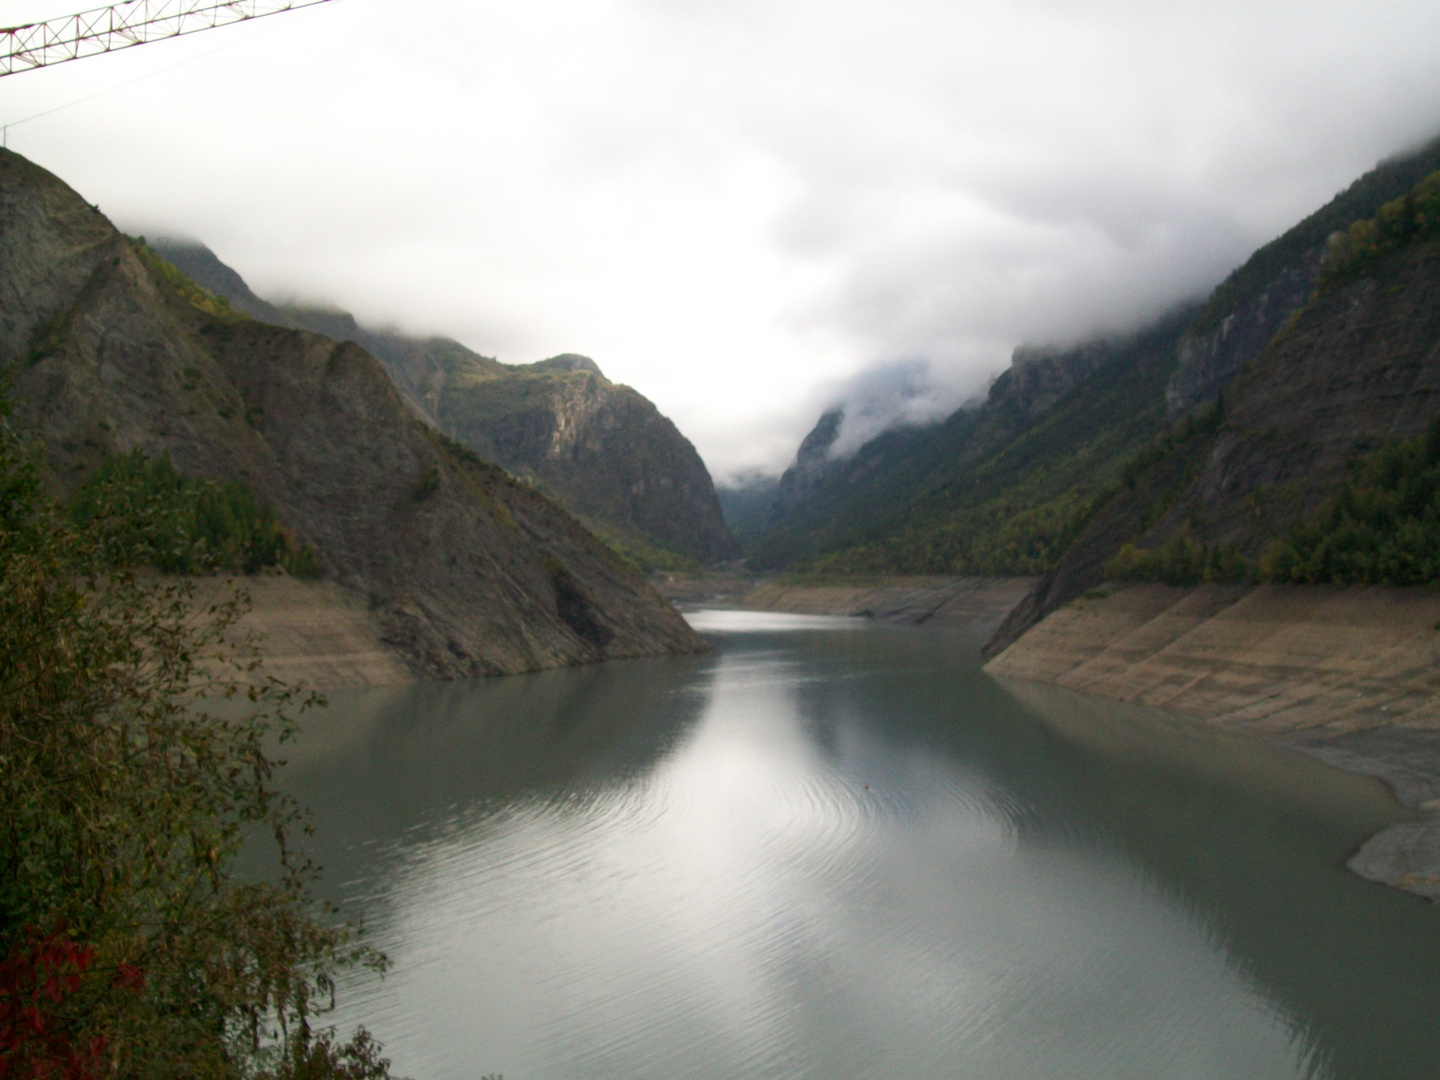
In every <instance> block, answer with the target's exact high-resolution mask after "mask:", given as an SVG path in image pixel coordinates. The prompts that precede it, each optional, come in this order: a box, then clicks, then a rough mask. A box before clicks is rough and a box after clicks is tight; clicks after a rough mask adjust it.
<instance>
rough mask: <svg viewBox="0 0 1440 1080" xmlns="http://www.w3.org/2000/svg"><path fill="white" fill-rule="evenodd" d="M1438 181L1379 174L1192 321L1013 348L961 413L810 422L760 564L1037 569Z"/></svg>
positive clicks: (1320, 214) (1303, 227)
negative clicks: (877, 425)
mask: <svg viewBox="0 0 1440 1080" xmlns="http://www.w3.org/2000/svg"><path fill="white" fill-rule="evenodd" d="M1437 168H1440V141H1437V142H1434V143H1431V144H1430V145H1428V146H1427V147H1425V148H1423V149H1421V150H1419V151H1417V152H1415V153H1412V154H1409V155H1406V156H1403V157H1400V158H1397V159H1394V160H1392V161H1388V162H1385V163H1383V164H1381V165H1380V166H1378V167H1377V168H1376V169H1374V170H1372V171H1371V172H1369V173H1367V174H1366V175H1365V176H1363V177H1361V178H1360V179H1359V180H1357V181H1356V182H1355V183H1354V184H1352V185H1351V186H1350V187H1348V188H1347V189H1346V190H1345V191H1343V192H1341V193H1340V194H1339V195H1337V196H1336V197H1335V198H1334V199H1333V200H1331V201H1330V202H1329V203H1327V204H1326V205H1325V206H1324V207H1322V208H1321V209H1320V210H1318V211H1316V212H1315V213H1314V214H1312V215H1310V216H1309V217H1307V218H1306V219H1305V220H1304V221H1302V222H1301V223H1299V224H1298V225H1296V226H1295V227H1294V228H1293V229H1290V230H1288V231H1287V232H1286V233H1285V234H1284V235H1282V236H1281V237H1279V238H1277V239H1276V240H1275V241H1273V242H1271V243H1270V244H1267V245H1266V246H1265V247H1263V248H1261V249H1260V250H1259V251H1257V252H1256V253H1255V254H1254V255H1253V256H1252V257H1251V258H1250V259H1249V260H1247V261H1246V262H1245V264H1244V265H1243V266H1241V267H1239V268H1238V269H1237V270H1236V271H1235V272H1234V273H1233V274H1231V275H1230V277H1229V278H1227V279H1226V280H1225V281H1224V282H1222V283H1221V285H1220V286H1219V287H1217V288H1216V289H1215V291H1214V293H1213V294H1212V295H1211V296H1210V298H1209V299H1208V300H1207V301H1206V302H1205V304H1204V305H1203V306H1198V307H1192V308H1189V309H1186V310H1182V311H1180V312H1178V313H1175V314H1171V315H1169V316H1166V317H1165V318H1163V319H1161V320H1159V321H1157V322H1156V323H1154V324H1152V325H1151V326H1149V327H1147V328H1144V329H1142V330H1141V331H1139V332H1137V333H1136V334H1133V335H1129V336H1126V337H1122V338H1112V339H1109V340H1101V341H1094V342H1089V343H1086V344H1082V345H1080V346H1077V347H1075V348H1070V349H1063V350H1056V349H1045V350H1037V349H1028V348H1021V349H1017V350H1016V352H1015V355H1014V358H1013V361H1012V364H1011V366H1010V368H1009V369H1008V370H1007V371H1006V372H1004V373H1003V374H1002V375H1001V376H1000V378H999V379H997V380H996V382H995V383H994V385H993V386H992V387H991V390H990V393H989V396H988V398H987V400H986V401H985V402H984V403H982V404H981V405H980V406H979V407H978V408H975V407H968V408H963V409H961V410H960V411H958V412H956V413H955V414H954V415H952V416H951V417H949V418H947V419H946V420H945V421H944V422H943V423H940V424H937V425H933V426H931V427H929V428H923V429H908V430H894V431H890V432H886V433H884V434H882V435H881V436H879V437H878V438H876V439H874V440H872V442H870V443H868V444H866V445H865V446H863V447H861V448H860V450H859V451H858V452H856V453H855V454H854V455H852V456H850V457H847V458H843V459H841V458H835V457H832V456H829V455H828V454H826V453H823V452H819V451H823V449H824V448H823V447H822V446H821V445H820V444H821V443H824V441H825V440H824V438H823V436H824V435H825V433H826V432H827V431H832V430H835V429H836V428H838V419H839V418H838V417H837V415H836V414H834V413H833V412H832V413H827V415H826V416H825V417H823V418H822V419H821V421H820V423H819V424H818V425H817V426H816V428H815V430H814V431H813V432H812V433H811V435H810V436H809V437H808V438H807V440H806V444H805V446H806V451H807V452H806V454H805V455H803V457H804V460H801V458H800V457H797V461H796V464H795V466H794V467H792V469H791V471H790V473H788V474H787V478H786V479H783V480H782V482H781V490H782V492H786V497H784V498H782V499H780V500H777V502H776V504H775V510H774V512H773V513H772V516H771V519H770V522H769V524H768V527H767V528H765V529H762V530H758V535H755V536H754V537H753V539H751V540H750V544H751V546H752V547H753V549H754V553H755V561H756V562H757V563H758V564H759V565H762V566H767V567H781V566H796V565H798V566H799V567H801V568H804V569H808V570H812V571H817V572H821V573H837V574H845V573H857V572H858V573H876V572H892V573H1020V574H1028V573H1037V572H1043V571H1045V570H1047V569H1051V568H1054V567H1055V566H1056V564H1057V562H1058V560H1059V557H1060V555H1061V553H1062V552H1064V551H1065V550H1067V548H1068V546H1069V545H1070V543H1071V542H1072V541H1073V540H1074V539H1075V537H1076V535H1077V532H1078V529H1079V526H1080V525H1082V524H1083V523H1084V520H1085V519H1086V517H1087V516H1088V514H1089V513H1090V511H1091V509H1092V508H1093V507H1094V506H1095V505H1096V503H1097V501H1106V500H1109V499H1110V498H1111V497H1112V493H1113V491H1114V489H1115V488H1116V486H1117V484H1119V483H1120V481H1121V479H1122V476H1123V475H1124V473H1125V468H1126V466H1127V463H1128V462H1130V461H1131V460H1132V459H1134V458H1135V457H1136V455H1138V454H1140V453H1142V452H1143V451H1144V450H1145V449H1146V447H1147V446H1149V445H1150V443H1151V440H1153V439H1154V438H1156V437H1158V436H1160V435H1162V434H1163V433H1164V432H1165V431H1166V430H1167V429H1168V428H1169V427H1170V425H1171V424H1173V423H1175V422H1176V421H1177V420H1179V419H1181V418H1183V417H1185V416H1189V415H1191V414H1193V413H1195V412H1196V410H1197V409H1198V408H1199V407H1201V406H1203V405H1205V404H1206V403H1208V402H1212V401H1214V400H1215V399H1216V398H1217V397H1218V395H1219V394H1220V392H1221V390H1222V389H1223V388H1224V387H1225V386H1226V385H1227V384H1228V383H1229V382H1230V380H1231V379H1233V378H1235V376H1236V375H1237V373H1238V372H1240V371H1241V370H1242V369H1243V368H1244V366H1245V365H1246V364H1247V363H1250V362H1251V361H1253V360H1254V359H1255V357H1257V356H1258V355H1259V354H1260V352H1261V350H1262V349H1264V347H1265V346H1266V344H1267V343H1268V342H1269V341H1270V340H1271V338H1272V337H1274V335H1275V334H1276V333H1277V331H1279V330H1280V329H1281V328H1282V327H1284V326H1285V325H1286V324H1287V323H1288V322H1289V321H1290V320H1291V319H1292V318H1293V317H1294V316H1295V314H1296V312H1297V311H1299V310H1300V309H1301V308H1302V307H1303V306H1304V305H1305V303H1306V302H1307V301H1308V300H1309V297H1310V295H1311V293H1312V291H1313V290H1314V288H1315V286H1316V284H1317V282H1318V279H1319V273H1320V267H1321V263H1322V260H1323V257H1324V254H1325V252H1326V250H1327V246H1328V244H1329V242H1330V238H1331V236H1332V235H1334V234H1335V233H1336V232H1337V231H1339V230H1343V229H1345V228H1346V227H1347V226H1348V225H1349V224H1350V223H1351V222H1353V221H1355V220H1357V219H1361V218H1366V217H1368V216H1370V215H1373V214H1374V213H1376V211H1377V210H1378V209H1379V208H1380V207H1381V206H1382V205H1383V204H1385V203H1386V202H1388V201H1390V200H1393V199H1395V198H1397V197H1399V196H1402V195H1403V194H1404V193H1405V192H1406V191H1408V190H1410V189H1411V188H1412V187H1413V186H1414V185H1415V184H1416V183H1417V182H1418V181H1419V180H1421V179H1422V178H1423V177H1425V176H1426V175H1428V174H1429V173H1431V172H1433V171H1434V170H1436V169H1437Z"/></svg>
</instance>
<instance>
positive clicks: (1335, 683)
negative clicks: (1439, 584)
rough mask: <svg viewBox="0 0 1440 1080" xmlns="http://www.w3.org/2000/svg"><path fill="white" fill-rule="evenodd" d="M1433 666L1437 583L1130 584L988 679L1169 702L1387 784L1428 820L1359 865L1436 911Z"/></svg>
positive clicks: (1013, 653) (1437, 681)
mask: <svg viewBox="0 0 1440 1080" xmlns="http://www.w3.org/2000/svg"><path fill="white" fill-rule="evenodd" d="M1437 660H1440V592H1437V591H1435V590H1433V589H1428V588H1412V589H1381V588H1360V587H1355V588H1349V589H1341V588H1334V587H1330V586H1278V585H1262V586H1258V587H1256V586H1219V585H1204V586H1200V587H1198V588H1194V589H1184V588H1173V587H1169V586H1165V585H1126V586H1119V587H1113V588H1107V589H1101V590H1097V591H1096V592H1095V593H1093V594H1091V595H1090V596H1088V597H1085V598H1082V599H1080V600H1076V601H1074V602H1073V603H1071V604H1069V605H1067V606H1066V607H1064V608H1061V609H1060V610H1059V611H1056V612H1053V613H1051V614H1050V615H1049V616H1048V617H1047V618H1046V619H1045V620H1044V621H1043V622H1041V623H1040V624H1039V625H1038V626H1036V627H1034V628H1033V629H1032V630H1031V631H1030V632H1029V633H1027V634H1026V635H1025V636H1024V637H1022V638H1021V639H1020V640H1019V641H1017V642H1015V643H1014V644H1013V645H1011V646H1010V647H1009V648H1008V649H1006V650H1005V651H1004V652H1002V653H1001V654H1000V655H999V656H997V657H995V658H994V659H993V660H991V661H990V663H989V664H987V665H986V667H985V670H986V671H988V672H990V673H991V674H992V675H995V676H997V677H1000V678H1003V679H1018V680H1025V681H1035V682H1043V683H1049V684H1052V685H1056V686H1062V687H1066V688H1069V689H1073V690H1080V691H1083V692H1085V693H1090V694H1098V695H1101V696H1104V697H1110V698H1114V699H1117V700H1122V701H1134V702H1137V703H1139V704H1142V705H1149V706H1153V707H1157V708H1162V709H1165V710H1167V711H1171V712H1175V713H1179V714H1182V715H1185V716H1189V717H1192V718H1195V719H1199V720H1202V721H1204V722H1206V723H1208V724H1213V725H1215V726H1217V727H1221V728H1225V729H1229V730H1234V731H1244V732H1248V733H1251V734H1255V735H1259V736H1261V737H1262V738H1266V739H1268V740H1270V741H1272V742H1275V743H1278V744H1280V745H1283V746H1288V747H1291V748H1293V749H1296V750H1300V751H1302V752H1303V753H1306V754H1310V755H1312V756H1314V757H1317V758H1319V759H1321V760H1322V761H1325V762H1327V763H1328V764H1331V765H1333V766H1335V767H1337V768H1341V769H1345V770H1346V771H1349V772H1355V773H1360V774H1362V775H1365V776H1372V777H1375V778H1377V779H1379V780H1382V781H1384V782H1385V783H1386V784H1387V785H1389V787H1390V789H1391V790H1392V791H1393V792H1394V793H1395V796H1396V798H1397V799H1398V800H1399V801H1400V802H1401V803H1402V804H1403V805H1405V806H1407V807H1409V808H1411V809H1413V810H1416V811H1417V812H1418V813H1417V820H1415V821H1412V822H1406V823H1403V824H1400V825H1396V826H1394V827H1392V828H1390V829H1387V830H1385V831H1384V832H1382V833H1380V834H1379V835H1377V836H1375V837H1372V838H1371V839H1370V840H1369V841H1367V842H1366V843H1365V844H1364V845H1363V846H1362V847H1361V848H1360V850H1359V851H1358V852H1357V853H1356V854H1355V856H1354V857H1353V858H1352V859H1351V860H1350V862H1349V866H1350V868H1351V869H1352V870H1354V871H1355V872H1356V873H1358V874H1360V875H1361V876H1362V877H1365V878H1368V879H1370V880H1372V881H1381V882H1384V883H1385V884H1388V885H1394V886H1396V887H1398V888H1402V889H1407V890H1409V891H1411V892H1415V893H1418V894H1420V895H1421V896H1425V897H1427V898H1429V899H1431V900H1434V901H1436V902H1440V664H1437ZM1421 815H1424V816H1423V817H1422V816H1421Z"/></svg>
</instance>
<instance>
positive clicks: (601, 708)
mask: <svg viewBox="0 0 1440 1080" xmlns="http://www.w3.org/2000/svg"><path fill="white" fill-rule="evenodd" d="M710 666H711V663H710V662H709V661H706V660H692V659H678V660H672V659H658V660H650V659H644V660H636V661H633V662H626V663H624V664H601V665H595V666H591V667H586V668H579V669H576V670H574V671H567V672H565V673H563V675H562V677H560V678H553V677H552V676H553V675H556V674H560V673H557V672H540V673H537V674H533V675H519V676H514V677H511V678H507V679H486V680H484V681H481V682H455V683H413V684H411V685H408V686H404V687H399V688H396V689H393V690H384V691H364V692H349V693H344V692H342V693H335V694H331V695H330V706H329V707H328V708H327V709H325V710H323V711H319V712H313V713H310V714H308V715H307V716H306V717H305V719H304V723H303V725H302V726H303V729H304V733H303V734H302V736H301V737H300V738H299V739H298V740H297V742H296V743H295V744H293V745H291V746H287V747H286V752H285V755H284V756H285V757H286V759H287V760H288V762H289V765H288V767H287V768H286V770H285V777H286V783H287V784H288V785H289V786H290V788H291V789H292V790H294V791H297V792H301V793H303V794H302V798H303V799H304V801H305V803H306V805H307V806H308V807H309V808H310V809H311V810H312V811H313V812H314V815H315V818H316V821H317V824H318V825H319V827H320V828H321V829H322V830H323V833H324V838H325V847H326V856H325V862H326V864H327V866H326V874H325V878H326V881H327V882H329V883H331V887H332V888H333V886H334V885H336V884H338V883H342V882H344V881H346V880H348V879H349V878H350V877H352V875H353V871H354V869H355V866H354V863H355V862H357V861H359V860H362V859H363V860H371V859H374V858H376V857H382V858H383V857H386V854H385V853H386V852H387V851H390V850H391V849H394V850H396V851H398V850H399V849H403V848H404V847H406V846H409V845H412V844H414V843H417V842H420V841H422V840H425V839H428V838H429V837H431V836H433V835H434V833H435V831H437V830H443V829H444V828H445V827H446V825H447V824H448V823H450V822H451V821H453V820H454V819H455V818H457V817H460V816H463V815H466V814H468V813H470V812H472V811H476V810H483V809H485V808H489V807H494V806H499V805H502V804H505V803H508V802H512V801H514V800H517V799H521V798H528V799H541V800H546V799H550V798H561V799H563V798H564V797H566V796H567V795H568V794H570V793H572V792H575V791H583V790H585V789H589V788H595V787H599V786H603V785H605V784H611V783H618V782H621V781H623V780H624V779H626V778H628V777H634V776H638V775H640V774H643V773H644V772H646V771H647V770H649V769H650V768H652V767H653V766H654V765H655V763H656V762H658V761H659V760H661V759H662V758H663V757H664V756H665V755H666V754H667V753H668V752H669V751H670V749H671V747H673V746H674V745H675V743H676V741H677V740H679V739H680V738H681V737H683V735H684V733H685V732H686V731H687V730H688V729H689V726H690V725H691V724H692V723H693V722H694V721H695V719H696V718H697V716H698V715H699V712H700V709H701V708H702V707H703V705H704V701H705V692H706V684H705V678H704V675H703V674H702V673H703V672H704V671H705V670H707V669H708V668H709V667H710ZM357 792H361V793H363V794H362V795H360V796H359V797H357ZM361 845H363V850H362V847H361Z"/></svg>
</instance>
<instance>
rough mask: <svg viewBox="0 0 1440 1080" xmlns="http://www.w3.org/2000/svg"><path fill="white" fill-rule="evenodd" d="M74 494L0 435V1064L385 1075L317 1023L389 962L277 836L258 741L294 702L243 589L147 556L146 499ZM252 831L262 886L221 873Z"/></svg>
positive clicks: (126, 491)
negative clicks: (214, 591)
mask: <svg viewBox="0 0 1440 1080" xmlns="http://www.w3.org/2000/svg"><path fill="white" fill-rule="evenodd" d="M0 419H3V418H0ZM130 479H133V476H130ZM86 498H87V501H86V503H85V509H84V512H82V513H75V514H69V513H67V512H66V511H65V510H64V509H62V508H61V507H60V506H59V505H57V504H56V503H55V502H54V500H53V499H51V498H50V497H49V496H48V495H47V494H46V492H45V489H44V486H43V485H42V483H41V480H40V475H39V467H38V465H37V463H36V461H35V459H34V458H33V457H31V456H28V455H26V454H24V453H22V452H20V451H19V450H18V449H17V447H16V445H15V442H14V440H13V439H12V438H10V437H9V436H8V434H6V433H5V432H4V431H3V430H0V1075H3V1076H5V1077H6V1078H7V1080H8V1078H10V1077H15V1078H26V1080H30V1078H34V1080H39V1078H41V1077H55V1078H60V1077H64V1078H67V1080H80V1078H85V1077H137V1078H138V1077H146V1078H151V1077H153V1078H162V1077H176V1078H179V1077H255V1078H269V1077H274V1078H280V1077H290V1078H298V1077H352V1078H357V1080H358V1078H379V1077H383V1076H385V1075H387V1071H388V1063H386V1062H385V1061H384V1059H383V1058H381V1057H380V1056H379V1052H378V1048H377V1047H376V1045H375V1044H374V1042H373V1041H372V1040H371V1039H370V1038H369V1037H368V1036H367V1035H365V1034H364V1033H363V1032H362V1033H361V1034H360V1035H358V1036H357V1037H356V1038H355V1039H353V1040H351V1041H350V1042H348V1043H340V1042H338V1041H337V1040H336V1038H335V1036H334V1034H333V1033H327V1032H324V1031H320V1030H317V1029H316V1027H315V1021H316V1018H317V1016H319V1015H320V1014H321V1013H323V1011H324V1010H325V1008H327V1007H328V1005H329V1003H330V1001H331V996H332V990H333V986H334V975H335V972H336V970H337V969H338V968H339V967H340V966H343V965H346V964H354V963H359V964H369V965H372V966H377V967H378V966H380V965H381V964H382V963H383V959H382V958H381V957H379V956H377V955H375V954H373V953H370V952H367V951H366V950H364V949H362V948H360V947H359V946H358V945H357V943H356V942H355V941H354V939H353V937H352V935H351V934H350V932H349V931H348V930H347V929H345V928H343V927H341V926H338V925H336V924H335V923H334V920H333V918H332V917H331V916H329V915H327V914H326V913H324V912H323V911H317V910H316V909H315V907H314V905H313V904H312V902H311V900H310V898H309V896H308V894H307V891H306V890H307V886H308V883H309V881H310V880H311V878H312V876H313V872H314V869H313V867H311V866H310V865H309V864H308V863H307V862H306V861H305V860H304V859H303V858H300V857H297V856H296V854H295V852H294V850H293V848H292V847H291V845H290V838H291V836H292V835H293V834H294V832H295V830H296V829H303V828H304V821H303V819H302V818H301V817H300V816H299V814H298V813H297V811H296V808H295V807H294V805H293V804H292V803H291V802H289V801H288V800H287V799H286V798H284V797H283V796H282V795H280V794H279V793H278V792H277V790H276V788H275V786H274V784H273V782H272V775H273V771H274V769H275V767H276V764H277V763H276V761H275V760H274V759H272V757H270V756H269V752H268V751H267V749H266V747H267V746H268V745H270V742H269V741H268V740H270V739H272V738H273V737H274V736H275V735H276V734H277V733H278V734H279V735H280V736H281V737H283V736H284V735H285V734H286V733H287V732H288V731H289V730H290V728H291V725H292V722H293V721H292V717H293V716H294V715H295V713H296V712H297V711H298V710H299V709H302V708H303V707H304V706H305V705H306V704H308V702H307V701H306V700H304V699H303V698H302V697H301V696H299V695H297V694H296V692H295V691H294V690H293V689H291V688H289V687H287V686H284V685H283V684H281V683H279V682H276V681H274V680H273V679H272V680H266V681H263V682H259V683H257V682H256V681H255V678H256V668H255V665H256V664H257V663H258V661H257V659H256V658H255V655H254V651H253V648H251V647H247V646H243V645H242V646H236V645H234V644H233V640H234V638H235V630H234V627H235V622H236V620H237V619H238V618H239V616H240V615H241V614H242V613H243V612H244V610H245V598H244V596H243V595H242V594H238V593H233V592H232V593H229V594H227V595H225V596H223V597H222V598H221V599H219V600H217V601H213V602H208V603H201V602H197V599H196V582H195V579H193V578H184V579H182V578H174V577H160V576H158V575H156V574H155V573H154V572H153V570H148V569H142V566H143V565H144V564H146V563H147V562H149V561H151V559H150V557H151V556H152V555H153V553H154V549H153V543H152V542H151V540H153V537H152V538H151V540H146V539H145V538H144V531H145V530H144V529H143V528H137V526H136V522H137V521H140V522H142V523H144V522H150V521H152V520H156V519H163V518H164V516H165V513H166V510H165V508H164V506H163V502H164V500H163V499H162V498H158V497H157V498H156V499H154V500H148V501H144V502H142V503H141V504H140V505H139V506H138V510H139V511H141V512H140V513H139V515H138V517H137V503H136V499H137V498H139V494H138V492H137V490H136V488H135V487H134V486H133V485H129V483H128V480H127V478H126V476H125V475H119V476H118V479H116V481H115V483H114V484H106V483H103V482H102V483H97V484H96V485H95V486H94V487H92V488H91V489H89V491H88V494H87V496H86ZM255 835H259V836H268V837H270V838H271V840H272V841H273V849H274V852H275V855H276V861H277V867H276V872H275V874H274V875H273V880H272V881H270V882H256V881H249V880H242V879H240V878H239V877H238V876H236V875H235V874H234V873H233V871H232V867H233V863H234V860H235V857H236V855H237V853H238V851H239V849H240V847H241V843H242V839H243V838H244V837H245V836H255Z"/></svg>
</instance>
